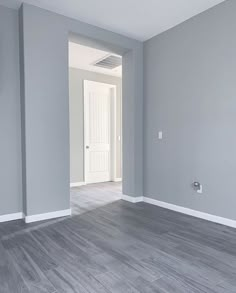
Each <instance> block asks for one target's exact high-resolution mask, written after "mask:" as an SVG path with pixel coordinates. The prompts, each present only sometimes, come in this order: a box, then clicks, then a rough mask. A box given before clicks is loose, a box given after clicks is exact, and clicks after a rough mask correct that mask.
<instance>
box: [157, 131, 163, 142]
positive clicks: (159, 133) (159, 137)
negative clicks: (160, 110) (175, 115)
mask: <svg viewBox="0 0 236 293" xmlns="http://www.w3.org/2000/svg"><path fill="white" fill-rule="evenodd" d="M162 138H163V134H162V131H159V132H158V139H160V140H161V139H162Z"/></svg>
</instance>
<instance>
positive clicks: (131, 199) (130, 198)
mask: <svg viewBox="0 0 236 293" xmlns="http://www.w3.org/2000/svg"><path fill="white" fill-rule="evenodd" d="M121 199H123V200H125V201H128V202H132V203H138V202H142V201H143V197H142V196H140V197H133V196H129V195H125V194H122V196H121Z"/></svg>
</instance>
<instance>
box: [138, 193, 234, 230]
mask: <svg viewBox="0 0 236 293" xmlns="http://www.w3.org/2000/svg"><path fill="white" fill-rule="evenodd" d="M143 201H144V202H146V203H149V204H152V205H156V206H159V207H162V208H165V209H168V210H172V211H175V212H179V213H182V214H186V215H189V216H193V217H196V218H200V219H204V220H207V221H210V222H214V223H217V224H221V225H225V226H229V227H232V228H236V221H234V220H230V219H227V218H222V217H219V216H215V215H211V214H207V213H204V212H200V211H196V210H192V209H189V208H185V207H182V206H177V205H174V204H170V203H167V202H163V201H159V200H156V199H152V198H148V197H144V198H143Z"/></svg>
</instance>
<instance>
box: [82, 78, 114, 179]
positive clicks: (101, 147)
mask: <svg viewBox="0 0 236 293" xmlns="http://www.w3.org/2000/svg"><path fill="white" fill-rule="evenodd" d="M115 105H116V86H115V85H110V84H105V83H100V82H94V81H89V80H84V177H85V182H86V183H97V182H107V181H111V180H113V179H114V178H115V167H116V166H115V162H116V156H115V153H116V150H115V145H116V143H115V139H116V131H115V130H116V127H115V121H116V117H115V113H116V111H115Z"/></svg>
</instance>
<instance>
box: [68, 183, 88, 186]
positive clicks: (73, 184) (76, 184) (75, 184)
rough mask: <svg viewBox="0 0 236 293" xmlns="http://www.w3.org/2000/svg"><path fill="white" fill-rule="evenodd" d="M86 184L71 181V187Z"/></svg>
mask: <svg viewBox="0 0 236 293" xmlns="http://www.w3.org/2000/svg"><path fill="white" fill-rule="evenodd" d="M83 185H86V183H85V182H74V183H70V187H78V186H83Z"/></svg>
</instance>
